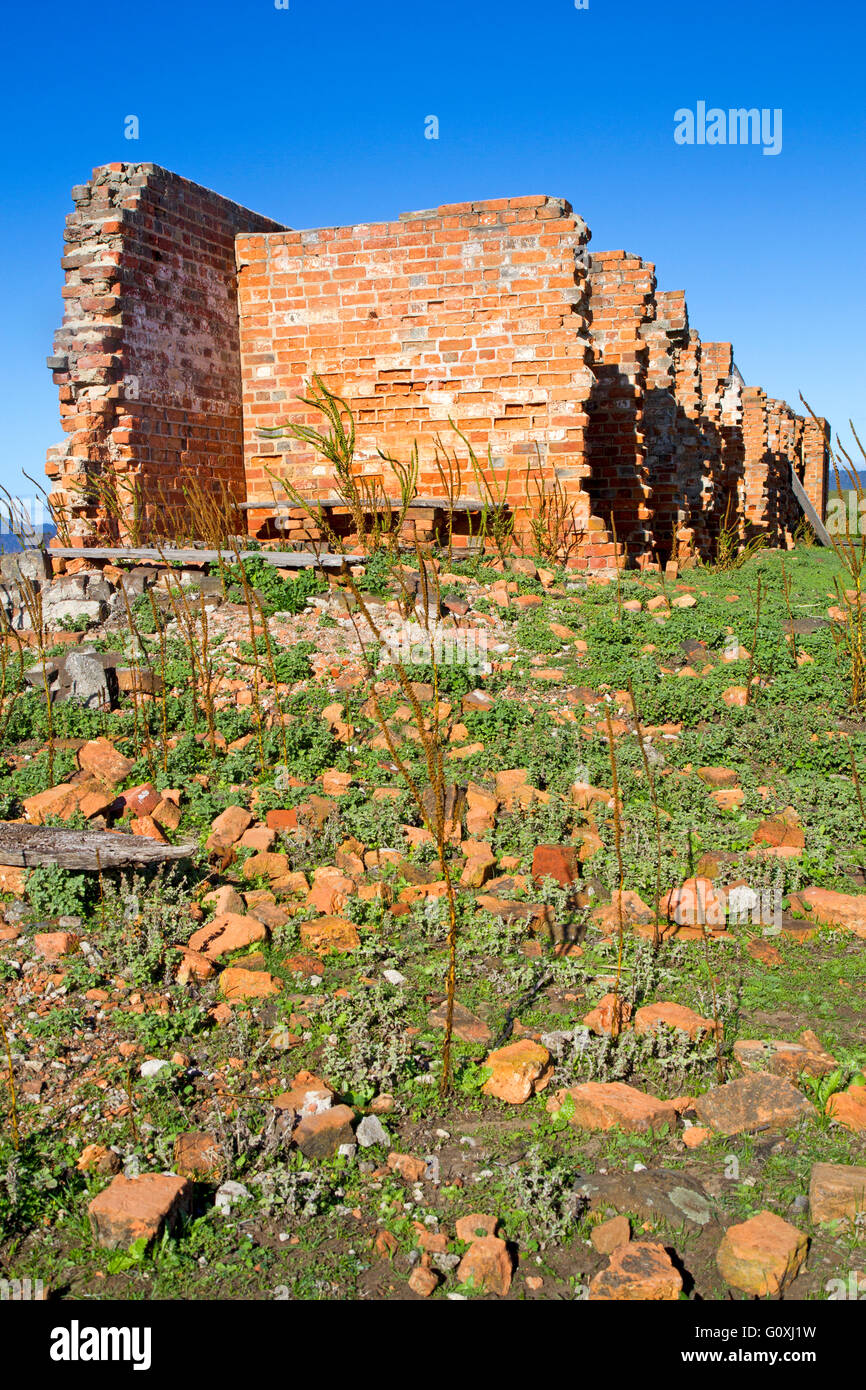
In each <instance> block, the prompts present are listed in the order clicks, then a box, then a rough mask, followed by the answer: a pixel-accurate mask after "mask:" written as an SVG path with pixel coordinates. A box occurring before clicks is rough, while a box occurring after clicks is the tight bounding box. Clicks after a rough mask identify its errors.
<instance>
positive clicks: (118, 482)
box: [72, 468, 147, 547]
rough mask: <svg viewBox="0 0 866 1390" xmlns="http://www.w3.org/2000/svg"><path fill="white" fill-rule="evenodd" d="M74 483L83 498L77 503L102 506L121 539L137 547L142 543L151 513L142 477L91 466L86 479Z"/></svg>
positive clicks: (79, 495) (85, 505)
mask: <svg viewBox="0 0 866 1390" xmlns="http://www.w3.org/2000/svg"><path fill="white" fill-rule="evenodd" d="M74 486H75V490H76V491H77V493H78V499H79V500H78V502H77V503H73V504H72V505H73V506H76V505H77V506H79V507H85V508H91V507H98V508H100V509H101V510H102V511H104V512H105V513H106V515H107V517H108V521H109V524H110V525H111V526H112V527H113V530H114V533H115V535H116V536H117V539H118V540H119V541H121V542H123V543H124V544H126V545H130V546H134V547H135V546H140V545H141V544H142V541H143V537H144V527H145V523H146V520H147V513H146V509H145V504H144V489H143V487H142V483H141V479H140V477H138V476H137V475H136V474H130V475H128V476H126V475H122V474H119V473H117V472H115V470H114V469H112V468H108V469H107V471H106V472H104V473H96V472H94V471H93V470H92V469H91V468H88V470H87V473H86V481H85V482H83V483H78V484H75V485H74Z"/></svg>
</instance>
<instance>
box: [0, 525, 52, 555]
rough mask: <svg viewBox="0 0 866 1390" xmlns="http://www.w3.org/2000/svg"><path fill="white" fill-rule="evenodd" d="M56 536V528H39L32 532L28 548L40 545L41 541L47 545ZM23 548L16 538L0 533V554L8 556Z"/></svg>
mask: <svg viewBox="0 0 866 1390" xmlns="http://www.w3.org/2000/svg"><path fill="white" fill-rule="evenodd" d="M56 535H57V527H56V526H40V527H39V528H38V529H37V530H35V531H34V532H33V539H32V541H29V542H28V548H29V546H30V545H33V546H37V545H41V544H42V542H43V541H45V542H46V544H47V542H48V541H50V540H51V539H52V537H53V536H56ZM23 548H24V547H22V545H21V542H20V541H19V539H18V537H17V536H15V535H12V533H11V532H9V531H0V554H3V555H9V554H10V553H11V552H12V551H14V550H21V549H23Z"/></svg>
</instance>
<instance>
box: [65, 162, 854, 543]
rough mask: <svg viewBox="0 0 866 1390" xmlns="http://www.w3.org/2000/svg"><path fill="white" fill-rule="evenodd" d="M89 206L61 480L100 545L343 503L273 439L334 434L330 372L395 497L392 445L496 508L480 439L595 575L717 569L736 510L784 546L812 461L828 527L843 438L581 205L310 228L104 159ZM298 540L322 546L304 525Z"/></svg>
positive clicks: (71, 262) (79, 261) (494, 481)
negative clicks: (721, 337)
mask: <svg viewBox="0 0 866 1390" xmlns="http://www.w3.org/2000/svg"><path fill="white" fill-rule="evenodd" d="M73 197H74V200H75V211H74V212H73V213H72V214H71V215H70V217H69V218H68V219H67V228H66V243H67V245H66V254H65V256H64V260H63V265H64V270H65V273H66V285H65V288H64V298H65V301H66V315H65V318H64V324H63V327H62V328H61V329H60V331H59V333H58V335H57V340H56V344H55V355H54V356H53V357H52V358H50V359H49V362H50V365H51V366H52V369H53V370H54V377H55V381H56V382H57V384H58V386H59V388H60V404H61V420H62V424H63V428H64V430H65V432H66V435H67V438H66V440H65V442H64V444H63V445H62V446H58V447H56V448H55V449H53V450H51V451H50V454H49V459H48V464H47V471H48V474H49V477H50V478H51V480H52V484H53V489H52V496H53V499H54V501H55V502H56V503H58V504H60V506H61V507H62V508H63V510H64V511H65V512H66V514H67V516H71V518H72V523H71V524H72V530H73V531H74V533H75V539H76V540H77V542H78V543H80V544H83V543H86V542H87V541H88V540H96V539H98V538H101V537H111V538H118V537H119V536H123V535H125V536H126V537H127V538H128V537H129V536H131V535H133V534H134V533H135V531H136V529H137V526H136V520H135V518H136V515H137V513H138V512H139V510H140V509H141V508H144V510H145V511H147V512H149V513H150V514H151V516H152V517H154V518H155V519H156V521H157V522H159V521H162V522H163V523H164V521H165V517H166V515H167V514H168V512H169V510H170V508H171V507H172V506H173V505H176V504H177V503H179V502H180V501H181V499H182V495H183V493H184V491H185V482H186V480H194V482H195V484H196V485H198V486H204V487H206V488H210V489H211V490H212V491H213V492H214V493H217V494H218V493H220V492H224V491H227V492H230V493H231V494H233V495H234V496H235V497H237V498H238V500H241V499H244V498H246V499H248V503H249V501H253V502H256V501H261V502H262V507H261V508H259V509H256V508H254V509H252V510H251V511H249V512H248V518H249V522H250V529H251V531H252V533H253V534H257V533H259V534H263V535H267V534H279V533H278V532H275V531H274V530H273V529H270V530H268V528H269V527H270V528H273V512H274V508H273V507H272V505H271V499H272V498H273V497H274V496H275V495H276V494H275V485H274V483H273V481H272V474H276V475H277V476H282V477H285V478H287V479H288V480H289V481H290V483H291V484H292V486H294V487H295V488H297V489H298V491H300V492H301V494H302V495H304V496H307V497H318V498H321V497H323V496H330V495H332V494H333V492H334V490H335V489H334V479H333V477H332V476H331V470H330V468H329V467H328V466H327V465H326V464H325V463H324V461H323V460H322V459H321V457H319V456H318V455H317V454H315V453H314V452H313V451H312V450H311V449H310V448H308V447H307V446H305V445H302V444H300V443H298V442H297V441H295V440H293V439H290V438H283V439H273V438H266V437H264V436H263V435H262V434H261V433H260V431H261V429H262V428H263V427H269V426H270V427H273V426H280V425H283V424H285V423H286V421H288V420H292V421H294V422H296V423H305V424H313V425H320V424H321V420H320V418H319V417H318V416H317V415H316V414H315V413H314V412H312V411H310V410H309V408H308V407H306V406H305V405H303V404H302V403H301V402H299V400H298V396H299V394H300V393H303V392H306V391H307V390H308V388H309V386H310V382H311V379H312V377H313V375H314V374H317V373H318V374H320V375H321V376H322V377H323V378H324V380H325V382H326V383H327V385H328V386H330V387H331V388H332V389H334V390H335V391H337V392H338V393H339V394H341V395H343V396H344V397H345V398H346V399H347V400H348V401H349V402H350V404H351V407H352V409H353V411H354V415H355V419H356V422H357V427H358V444H357V452H356V466H357V470H358V471H359V472H360V473H361V474H363V475H364V476H366V477H367V478H368V479H372V478H373V477H375V478H377V479H381V482H382V485H383V487H384V490H385V491H386V492H387V493H389V494H392V495H393V494H396V491H397V487H396V480H395V478H394V477H393V476H392V475H391V470H390V468H389V465H388V463H387V461H384V460H383V459H382V457H381V455H380V450H381V451H383V452H385V453H386V454H391V455H393V456H396V457H398V458H400V459H402V460H403V462H407V461H408V460H409V458H410V456H411V453H412V450H413V448H414V447H415V445H417V447H418V451H419V454H418V456H419V462H420V473H419V478H418V488H419V494H420V496H421V497H422V498H428V499H429V498H439V499H441V500H443V501H444V500H445V497H446V492H447V488H446V485H445V483H444V481H443V477H442V474H441V473H440V472H439V470H438V469H437V467H436V455H437V449H440V450H441V449H445V450H447V451H448V452H449V453H450V455H451V458H452V461H455V460H456V462H457V464H458V467H459V486H460V490H461V495H462V500H464V501H466V500H468V499H471V498H477V497H479V496H483V495H484V493H485V487H484V484H483V481H482V477H479V476H478V475H477V474H475V473H474V472H473V470H472V468H471V467H470V466H469V449H470V447H471V448H472V449H473V450H474V451H475V454H476V456H477V459H478V464H479V467H480V470H481V474H482V475H483V478H486V479H487V481H488V483H489V484H490V487H491V488H492V491H493V493H494V494H496V495H499V494H502V495H504V496H505V497H506V500H507V502H508V505H509V507H510V509H511V510H512V512H513V513H514V515H515V518H516V525H517V531H518V534H519V535H520V536H521V537H525V536H527V534H528V532H529V521H530V515H531V512H532V511H533V509H535V508H537V506H538V502H539V498H540V497H541V496H542V495H546V496H547V497H548V498H551V497H552V496H553V495H554V493H558V494H559V497H560V498H561V499H562V500H564V502H565V503H566V505H567V506H568V507H570V508H572V509H573V518H574V524H575V526H576V528H577V530H578V531H579V534H580V544H579V546H578V548H577V550H576V551H575V553H574V554H573V556H572V559H573V560H574V561H576V562H577V563H579V564H581V565H583V566H587V567H589V568H592V569H607V570H609V569H612V567H613V564H614V556H615V553H616V551H617V550H618V552H619V555H620V558H621V559H622V560H625V559H628V560H631V561H635V562H637V563H640V564H644V563H649V562H652V561H654V560H666V559H669V558H672V557H673V558H677V557H679V558H682V557H683V556H684V555H687V554H689V553H691V552H692V551H694V550H697V551H699V552H702V553H705V554H711V553H712V551H713V548H714V545H715V543H716V538H717V536H718V533H719V529H720V527H721V525H722V524H723V523H724V522H725V518H726V517H727V519H728V524H734V525H735V526H737V527H738V528H739V529H740V532H741V534H743V535H745V534H748V533H749V532H750V531H753V530H761V531H763V532H765V533H766V534H767V535H768V537H769V538H770V539H772V540H774V541H783V540H784V539H785V538H786V537H787V536H789V535H790V533H791V532H792V530H793V529H794V527H795V526H796V525H797V522H798V520H799V515H800V513H799V507H798V506H797V504H796V503H795V501H794V498H793V494H792V489H791V481H790V470H791V465H792V463H793V465H794V466H795V468H796V470H797V472H798V474H799V476H800V477H801V478H802V480H803V482H804V486H805V487H806V490H807V492H808V493H809V495H810V497H811V498H812V500H813V502H814V504H815V506H816V508H817V510H818V512H819V514H820V515H822V516H823V514H824V509H825V505H826V495H827V471H828V447H829V433H828V430H827V427H826V423H825V422H823V421H818V422H813V421H812V420H806V421H803V420H802V419H801V418H800V417H799V416H797V415H796V414H795V413H794V412H793V411H791V410H790V408H789V407H788V406H786V405H785V404H784V402H777V401H768V399H767V397H766V395H765V393H764V392H763V391H762V390H760V388H757V387H751V388H748V387H745V386H744V385H743V381H742V378H741V377H740V375H739V373H738V372H737V369H736V366H735V364H734V360H733V350H732V348H731V345H730V343H702V342H701V340H700V337H699V335H698V333H697V332H696V331H695V330H694V329H693V328H692V327H691V325H690V324H689V317H688V309H687V306H686V302H685V296H684V295H683V293H682V291H660V290H658V289H657V288H656V281H655V268H654V266H653V265H652V264H651V263H649V262H644V261H642V260H641V259H640V258H639V257H637V256H633V255H629V254H627V253H626V252H624V251H607V252H597V253H593V255H592V257H590V255H589V252H588V242H589V231H588V229H587V227H586V225H585V223H584V222H583V221H582V220H581V219H580V218H579V217H577V216H575V215H574V213H573V212H572V209H571V207H570V205H569V204H568V203H566V202H565V201H564V200H562V199H556V198H548V197H543V196H533V197H525V198H503V199H496V200H492V201H488V202H483V203H460V204H453V205H446V206H444V207H440V208H436V209H433V210H429V211H425V212H419V213H411V214H406V215H404V216H402V217H401V218H399V219H398V220H397V221H394V222H385V223H376V224H362V225H360V226H354V227H326V228H318V229H314V230H311V231H298V232H296V231H290V230H288V229H287V228H285V227H283V226H282V225H281V224H279V223H276V222H273V221H271V220H270V219H268V218H264V217H260V216H258V215H257V214H255V213H251V212H249V211H248V210H247V209H245V208H241V207H239V206H238V205H237V204H235V203H232V202H230V201H228V200H227V199H224V198H221V197H219V196H218V195H217V194H215V193H211V192H209V191H208V190H207V189H204V188H201V187H199V186H198V185H196V184H193V183H190V182H189V181H188V180H186V179H181V178H179V177H178V176H177V175H175V174H171V173H169V172H167V171H166V170H164V169H160V168H158V167H157V166H155V165H150V164H140V165H137V164H113V165H106V166H105V167H103V168H100V169H97V170H96V171H95V172H94V176H93V178H92V180H91V181H90V183H88V184H86V185H83V186H81V187H79V188H76V189H74V190H73ZM461 435H462V436H463V438H461ZM100 479H102V480H103V481H106V480H107V481H108V483H109V484H110V485H111V486H110V487H109V491H111V490H112V488H113V490H114V493H115V502H116V503H119V504H120V510H121V511H123V512H125V513H126V521H125V524H121V525H120V526H118V524H117V520H116V518H114V519H113V518H112V515H111V513H112V508H111V507H107V506H106V505H105V497H104V496H102V497H100V495H99V482H100ZM276 491H277V492H278V489H277V490H276ZM115 509H116V508H115ZM424 515H426V516H428V517H429V513H424V512H423V509H421V508H416V509H413V510H412V512H411V513H410V517H411V518H414V519H419V518H421V517H422V516H424ZM263 525H264V527H265V529H264V530H261V527H262V526H263ZM289 527H290V529H289V534H290V535H291V534H292V531H291V528H292V527H295V528H296V529H295V532H294V534H295V536H296V538H298V537H300V536H301V534H302V532H303V529H304V521H303V514H302V513H298V514H297V515H296V518H295V519H294V520H290V522H289ZM155 529H158V527H157V528H155ZM614 529H615V532H616V535H615V537H614V534H613V532H614ZM283 534H285V532H284V533H283Z"/></svg>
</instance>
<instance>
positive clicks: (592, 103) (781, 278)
mask: <svg viewBox="0 0 866 1390" xmlns="http://www.w3.org/2000/svg"><path fill="white" fill-rule="evenodd" d="M4 27H5V40H6V42H5V45H4V48H5V52H4V57H3V59H0V76H2V82H0V110H2V121H3V134H4V139H3V144H2V156H0V165H2V187H3V197H2V203H0V253H2V254H0V276H2V280H0V304H2V314H3V326H2V333H0V421H2V436H0V482H2V483H4V484H5V485H6V486H8V487H10V488H12V490H13V491H15V492H19V491H20V492H25V493H30V492H32V488H31V487H30V485H29V484H27V483H26V482H24V481H23V479H22V477H21V473H22V469H26V470H27V471H28V472H30V473H32V474H34V475H35V476H37V477H41V476H42V472H43V464H44V454H45V449H46V447H47V446H48V445H49V444H51V443H54V442H56V441H57V440H59V439H60V438H61V437H62V431H61V430H60V427H59V423H58V408H57V395H56V388H55V387H54V385H53V383H52V380H51V375H50V373H49V372H48V370H47V369H46V368H45V365H44V360H45V357H46V355H47V354H48V353H49V352H50V351H51V346H52V337H53V333H54V330H55V328H56V327H57V325H58V324H59V322H60V318H61V313H62V302H61V296H60V291H61V286H62V272H61V269H60V263H59V262H60V256H61V254H62V229H63V219H64V217H65V215H66V213H67V211H69V209H70V207H71V204H70V200H69V190H70V188H71V186H72V185H73V184H75V183H80V182H83V181H85V180H86V179H87V178H88V177H89V175H90V171H91V169H92V168H93V167H94V166H95V165H98V164H104V163H107V162H109V161H112V160H120V159H123V160H130V161H138V160H141V161H152V162H154V163H158V164H162V165H165V166H167V167H168V168H170V169H172V170H174V171H176V172H177V173H180V174H183V175H185V176H186V177H188V178H191V179H194V180H196V181H197V182H200V183H203V184H205V185H207V186H209V187H211V188H214V189H216V190H218V191H219V192H221V193H223V194H225V195H226V196H228V197H231V198H234V199H236V200H237V201H239V202H241V203H245V204H246V205H247V206H249V207H251V208H254V209H255V210H257V211H260V212H263V213H267V214H269V215H270V216H272V217H275V218H277V219H279V220H281V221H284V222H286V223H288V224H289V225H291V226H294V227H307V226H320V225H327V224H333V223H345V222H358V221H364V220H368V219H374V218H375V219H379V218H388V217H392V216H394V215H396V214H397V213H399V212H402V211H407V210H409V209H413V208H423V207H432V206H434V205H435V204H437V203H442V202H457V201H464V200H469V199H481V198H488V197H500V196H503V195H516V194H524V193H549V194H556V195H562V196H565V197H567V198H568V199H569V200H570V201H571V202H572V203H573V204H574V206H575V208H576V210H577V211H578V212H579V213H580V214H581V216H583V217H584V218H585V219H586V221H587V222H588V224H589V226H590V228H591V229H592V233H593V245H594V246H595V248H596V249H598V250H603V249H612V248H619V247H623V248H625V249H626V250H629V251H633V252H637V253H638V254H640V255H641V256H643V257H644V258H645V259H647V260H652V261H654V262H655V263H656V267H657V275H658V281H659V286H660V287H661V288H665V289H681V288H682V289H685V290H686V294H687V299H688V303H689V310H690V316H691V321H692V324H693V326H694V327H695V328H697V329H698V331H699V332H700V334H701V336H702V338H704V339H706V340H712V339H723V340H731V341H733V343H734V348H735V353H736V358H737V362H738V365H739V366H740V369H741V371H742V372H743V375H744V376H745V378H746V381H747V382H748V383H750V384H757V385H762V386H764V387H765V388H766V389H767V391H768V392H769V393H770V394H771V395H775V396H781V397H784V398H786V399H787V400H789V401H790V402H791V404H792V405H796V404H797V393H798V391H799V390H803V392H804V394H805V395H806V396H807V398H808V399H809V400H810V402H811V404H812V405H813V407H814V408H815V409H816V410H817V411H818V412H819V413H823V414H825V415H827V416H829V417H830V419H831V420H832V421H833V424H834V427H835V428H837V429H839V430H840V432H842V433H843V437H846V438H847V426H846V421H847V418H848V417H849V416H853V418H854V420H855V423H857V422H858V421H859V423H860V424H861V425H862V426H863V427H864V430H866V409H864V386H863V366H864V360H863V348H862V343H863V323H864V320H866V288H864V284H866V271H864V265H866V260H864V234H863V228H864V211H866V178H864V173H866V155H864V137H866V118H864V110H863V104H862V63H863V53H864V51H866V19H864V13H863V9H862V7H859V6H853V5H851V4H850V3H841V0H824V3H822V4H821V5H814V4H805V3H800V0H791V3H775V4H763V5H761V4H759V5H755V4H754V3H747V2H746V0H728V3H727V4H725V5H711V6H706V5H698V4H695V3H694V0H689V3H668V4H664V3H662V4H656V5H652V4H649V3H635V0H589V8H588V9H587V10H577V9H576V8H575V5H574V0H535V2H534V3H532V4H526V3H519V0H498V2H497V0H474V2H473V3H469V2H468V0H437V3H435V4H427V3H420V4H419V3H413V2H412V0H371V3H361V0H289V7H288V9H277V8H276V6H275V4H274V0H243V3H241V2H240V0H238V3H229V0H211V3H208V4H205V3H202V0H187V2H186V3H177V0H174V3H167V0H149V3H148V4H145V5H120V6H113V7H111V8H110V9H108V10H106V11H100V10H93V9H87V8H83V9H80V8H76V7H74V6H70V5H68V4H63V5H61V4H59V3H56V0H44V2H43V3H42V4H39V5H33V4H31V5H27V6H24V5H18V6H15V7H14V8H10V9H8V10H7V12H6V17H5V25H4ZM701 100H703V101H705V102H706V103H707V105H708V106H710V107H712V106H718V107H722V108H725V109H727V108H729V107H739V106H748V107H751V106H756V107H759V108H763V107H766V108H781V109H782V111H783V146H782V151H781V153H780V154H779V155H777V156H775V157H770V156H765V155H763V154H762V151H761V149H760V148H759V147H752V146H747V147H740V146H726V147H709V146H703V147H699V146H691V147H689V146H679V145H677V144H675V142H674V139H673V132H674V112H675V111H676V110H677V109H678V108H682V107H692V108H694V107H695V106H696V104H697V102H698V101H701ZM130 114H134V115H137V116H138V117H139V121H140V138H139V139H138V140H137V141H130V140H126V139H124V133H123V132H124V118H125V117H126V116H128V115H130ZM429 115H436V116H437V117H438V118H439V123H440V126H439V139H438V140H436V141H433V140H426V139H425V138H424V122H425V117H427V116H429Z"/></svg>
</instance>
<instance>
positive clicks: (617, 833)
mask: <svg viewBox="0 0 866 1390" xmlns="http://www.w3.org/2000/svg"><path fill="white" fill-rule="evenodd" d="M604 719H605V723H606V724H607V749H608V753H609V755H610V774H611V778H612V781H613V842H614V849H615V851H616V867H617V878H618V883H619V890H618V892H617V899H616V903H617V910H616V923H617V960H616V980H615V983H614V987H613V995H614V1007H613V1016H612V1018H611V1028H610V1032H611V1037H613V1038H618V1037H619V1035H620V1033H621V1032H622V1024H623V1007H622V1006H623V1000H622V967H623V956H624V953H625V923H624V921H623V907H622V895H623V892H624V891H625V867H624V865H623V858H622V816H621V808H620V799H619V771H618V769H617V765H616V750H615V748H614V741H613V723H612V721H611V717H610V705H609V704H608V703H605V710H604Z"/></svg>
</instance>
